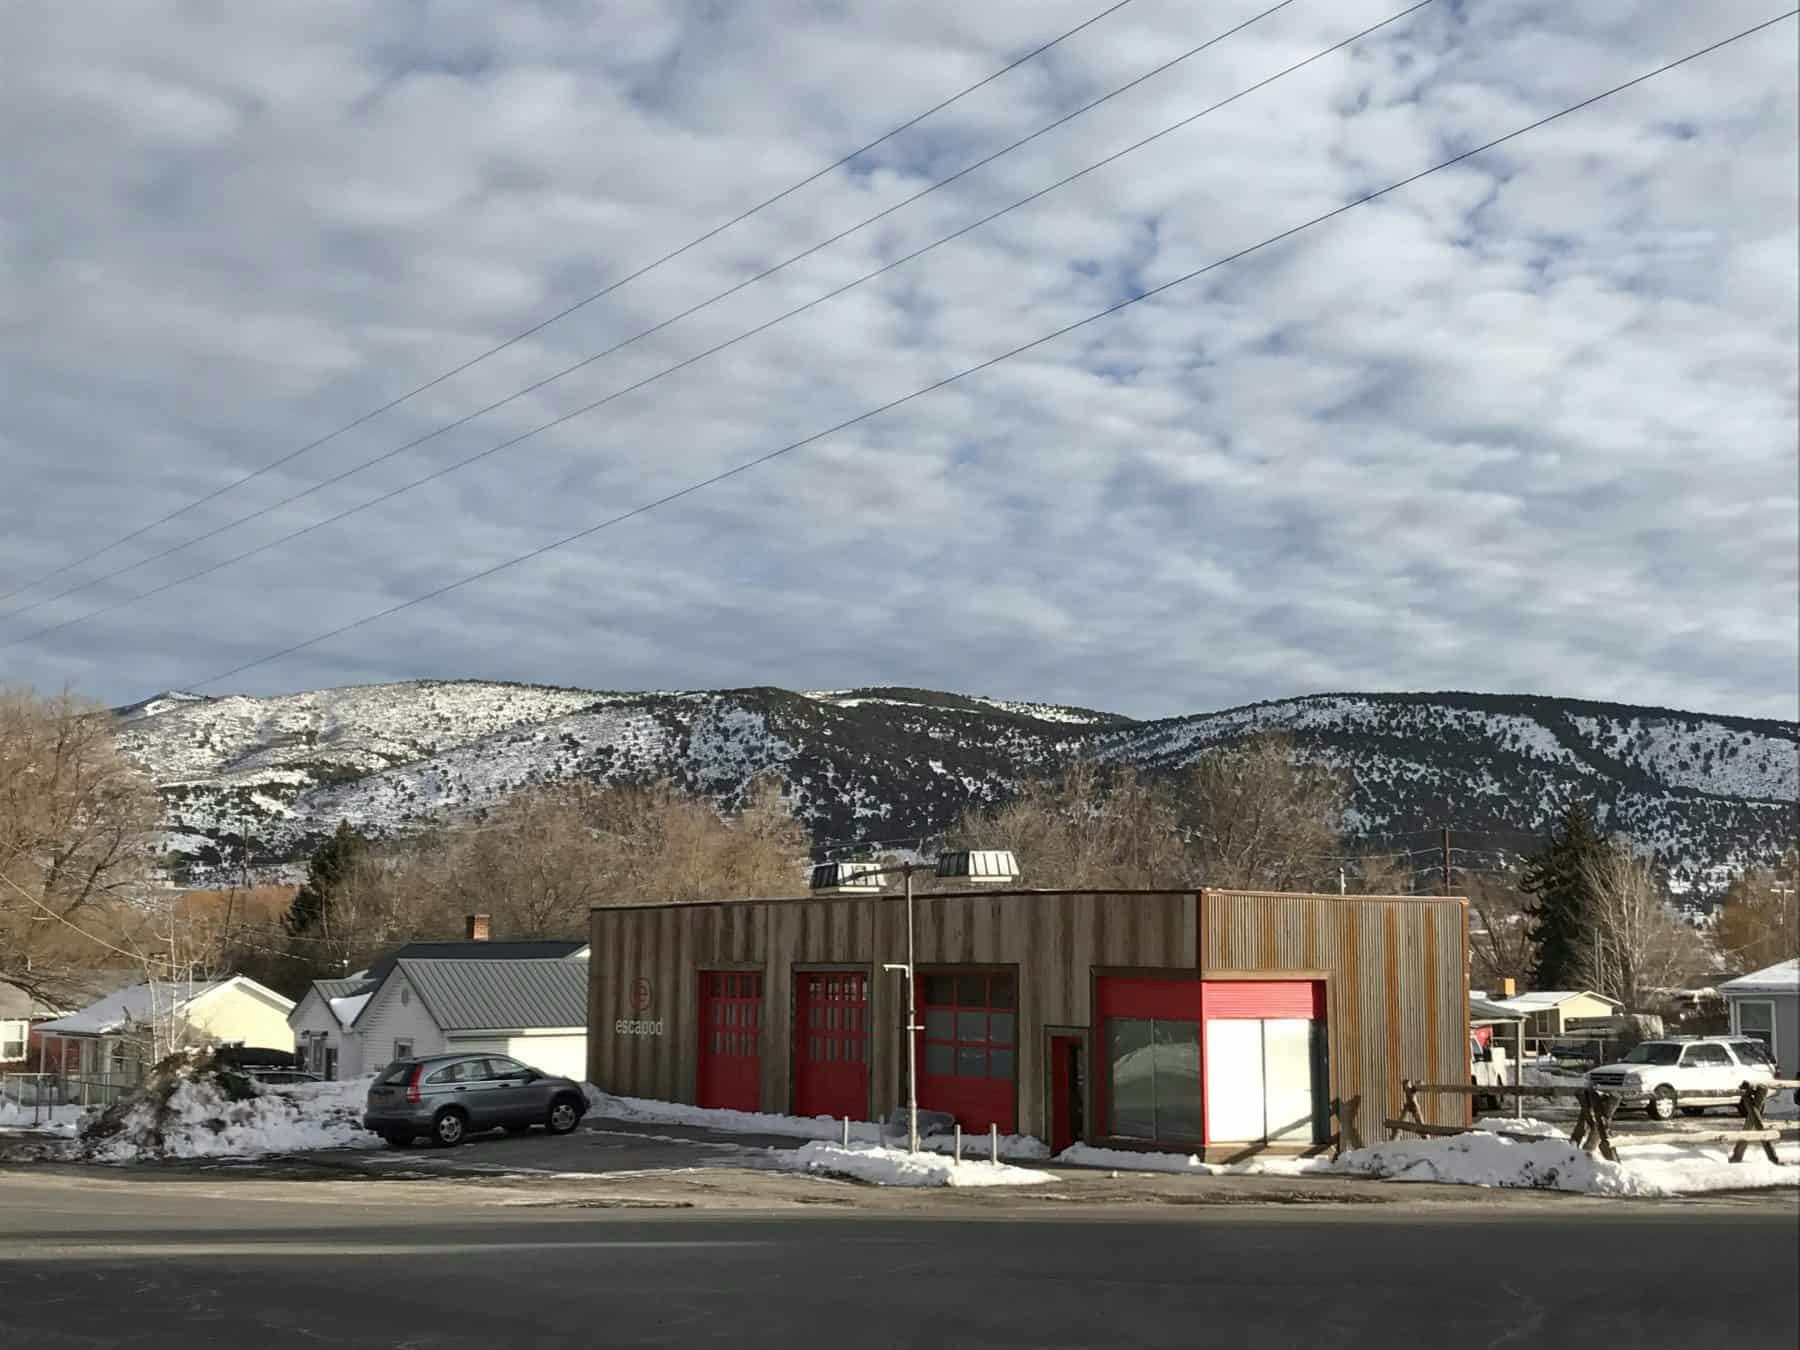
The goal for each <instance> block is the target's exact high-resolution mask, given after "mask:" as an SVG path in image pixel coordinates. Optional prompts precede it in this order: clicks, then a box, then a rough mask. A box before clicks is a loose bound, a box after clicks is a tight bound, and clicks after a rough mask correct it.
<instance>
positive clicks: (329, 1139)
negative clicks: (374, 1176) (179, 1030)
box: [80, 1059, 381, 1162]
mask: <svg viewBox="0 0 1800 1350" xmlns="http://www.w3.org/2000/svg"><path fill="white" fill-rule="evenodd" d="M367 1095H368V1083H367V1081H366V1080H363V1079H352V1080H350V1081H348V1082H339V1083H302V1084H297V1085H295V1086H291V1087H289V1086H280V1087H276V1086H268V1085H264V1084H259V1083H257V1082H255V1081H254V1080H253V1079H250V1078H246V1077H244V1076H243V1075H241V1074H236V1073H233V1072H231V1071H229V1070H226V1069H222V1068H219V1067H217V1066H215V1065H212V1064H211V1063H209V1062H208V1061H205V1060H174V1059H172V1060H168V1061H165V1062H164V1063H163V1064H160V1065H158V1066H157V1068H156V1069H155V1070H154V1071H153V1072H152V1074H151V1077H150V1079H149V1081H148V1082H147V1083H146V1084H145V1086H144V1087H143V1088H141V1089H139V1090H138V1091H137V1092H135V1093H133V1094H132V1095H131V1096H129V1097H124V1098H121V1099H120V1100H119V1101H118V1102H116V1103H114V1104H113V1105H112V1106H110V1107H108V1108H107V1109H106V1110H105V1111H103V1112H101V1113H100V1114H98V1115H97V1116H94V1117H92V1118H90V1119H89V1120H87V1121H86V1122H85V1123H84V1124H83V1125H82V1128H81V1135H80V1138H81V1150H82V1153H83V1154H84V1155H85V1156H86V1157H89V1158H92V1159H95V1160H96V1161H101V1162H135V1161H139V1160H142V1159H146V1158H242V1157H254V1156H256V1155H258V1154H265V1153H302V1152H309V1151H312V1150H315V1149H326V1148H373V1147H375V1146H376V1145H377V1144H379V1143H380V1142H381V1141H380V1140H379V1139H377V1138H376V1137H375V1136H374V1135H372V1134H370V1133H368V1132H367V1131H366V1130H364V1129H363V1126H362V1111H363V1104H364V1101H365V1100H366V1098H367Z"/></svg>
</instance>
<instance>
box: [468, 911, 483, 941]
mask: <svg viewBox="0 0 1800 1350" xmlns="http://www.w3.org/2000/svg"><path fill="white" fill-rule="evenodd" d="M464 923H466V924H467V925H468V938H469V941H470V942H486V941H487V940H488V916H487V915H485V914H471V915H469V916H468V918H467V919H465V920H464Z"/></svg>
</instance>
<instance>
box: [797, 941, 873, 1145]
mask: <svg viewBox="0 0 1800 1350" xmlns="http://www.w3.org/2000/svg"><path fill="white" fill-rule="evenodd" d="M794 986H795V990H796V997H795V1000H794V1114H795V1115H797V1116H849V1117H850V1118H851V1119H853V1120H863V1119H866V1118H867V1117H868V1114H869V977H868V975H867V974H866V973H865V972H863V971H860V970H800V971H795V972H794Z"/></svg>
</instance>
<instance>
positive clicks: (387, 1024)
mask: <svg viewBox="0 0 1800 1350" xmlns="http://www.w3.org/2000/svg"><path fill="white" fill-rule="evenodd" d="M357 1031H358V1033H359V1034H360V1035H361V1037H362V1055H363V1068H364V1070H365V1071H367V1070H370V1069H379V1068H381V1067H382V1065H384V1064H387V1063H388V1062H389V1061H391V1060H392V1059H393V1058H394V1042H395V1041H397V1040H402V1041H405V1040H410V1041H411V1042H412V1052H413V1053H414V1054H415V1055H435V1054H439V1053H441V1052H442V1051H444V1050H447V1049H449V1048H451V1047H450V1046H448V1045H447V1044H446V1043H445V1040H444V1033H443V1032H441V1031H439V1030H438V1028H437V1023H436V1022H433V1021H432V1020H431V1015H430V1014H429V1013H427V1012H426V1011H425V1005H424V1003H422V1002H421V1001H420V999H419V996H418V994H416V993H415V992H414V991H413V988H412V985H411V984H410V983H409V982H408V981H407V978H406V976H405V975H403V974H401V973H400V971H398V970H395V971H394V973H393V974H391V975H389V976H388V977H387V979H386V981H384V982H383V984H382V986H381V988H380V989H378V990H376V991H375V996H374V997H373V998H371V999H370V1000H369V1005H368V1007H366V1008H364V1009H363V1015H362V1017H361V1018H360V1019H359V1020H358V1022H357Z"/></svg>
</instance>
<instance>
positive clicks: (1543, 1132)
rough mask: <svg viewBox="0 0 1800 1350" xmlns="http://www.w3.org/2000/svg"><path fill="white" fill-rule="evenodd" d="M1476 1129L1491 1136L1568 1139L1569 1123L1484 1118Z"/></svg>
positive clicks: (1505, 1117) (1533, 1119)
mask: <svg viewBox="0 0 1800 1350" xmlns="http://www.w3.org/2000/svg"><path fill="white" fill-rule="evenodd" d="M1475 1128H1476V1129H1478V1130H1485V1131H1487V1132H1488V1133H1489V1134H1530V1135H1535V1136H1537V1137H1538V1138H1540V1139H1567V1138H1568V1137H1569V1122H1568V1121H1566V1120H1563V1121H1556V1120H1539V1119H1538V1118H1537V1117H1536V1116H1483V1117H1482V1118H1481V1119H1480V1120H1478V1121H1476V1122H1475Z"/></svg>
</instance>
